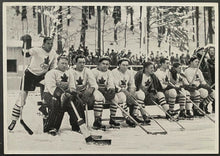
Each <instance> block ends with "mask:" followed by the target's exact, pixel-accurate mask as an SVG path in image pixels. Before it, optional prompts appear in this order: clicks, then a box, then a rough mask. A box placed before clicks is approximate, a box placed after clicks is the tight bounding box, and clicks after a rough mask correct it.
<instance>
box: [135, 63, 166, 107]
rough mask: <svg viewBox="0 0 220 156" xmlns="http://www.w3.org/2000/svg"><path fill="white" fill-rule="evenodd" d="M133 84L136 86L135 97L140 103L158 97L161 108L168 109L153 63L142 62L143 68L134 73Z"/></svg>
mask: <svg viewBox="0 0 220 156" xmlns="http://www.w3.org/2000/svg"><path fill="white" fill-rule="evenodd" d="M135 85H136V88H137V91H136V98H137V100H138V102H139V103H140V104H142V105H143V104H144V103H147V102H148V100H149V99H152V100H153V99H158V101H159V104H160V105H161V106H162V107H163V109H164V110H165V111H168V109H169V108H168V104H167V103H166V99H165V96H164V93H163V92H162V91H163V88H162V85H161V83H160V81H159V79H158V78H157V77H156V75H155V74H154V65H153V63H151V62H146V63H144V65H143V70H140V71H138V72H137V73H136V75H135Z"/></svg>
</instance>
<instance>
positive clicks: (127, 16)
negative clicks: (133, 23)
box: [124, 14, 128, 48]
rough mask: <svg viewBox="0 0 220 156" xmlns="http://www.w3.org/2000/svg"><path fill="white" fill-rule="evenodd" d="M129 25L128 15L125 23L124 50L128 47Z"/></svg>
mask: <svg viewBox="0 0 220 156" xmlns="http://www.w3.org/2000/svg"><path fill="white" fill-rule="evenodd" d="M127 24H128V14H126V23H125V44H124V48H126V46H127Z"/></svg>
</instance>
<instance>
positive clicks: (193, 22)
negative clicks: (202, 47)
mask: <svg viewBox="0 0 220 156" xmlns="http://www.w3.org/2000/svg"><path fill="white" fill-rule="evenodd" d="M193 10H194V7H192V11H193ZM194 18H195V15H194V13H192V25H193V42H195V21H194Z"/></svg>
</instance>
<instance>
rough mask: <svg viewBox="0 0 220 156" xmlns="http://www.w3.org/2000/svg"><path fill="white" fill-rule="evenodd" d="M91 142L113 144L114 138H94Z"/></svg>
mask: <svg viewBox="0 0 220 156" xmlns="http://www.w3.org/2000/svg"><path fill="white" fill-rule="evenodd" d="M91 143H92V144H95V145H111V143H112V140H111V139H93V141H92V142H91ZM88 144H90V143H88Z"/></svg>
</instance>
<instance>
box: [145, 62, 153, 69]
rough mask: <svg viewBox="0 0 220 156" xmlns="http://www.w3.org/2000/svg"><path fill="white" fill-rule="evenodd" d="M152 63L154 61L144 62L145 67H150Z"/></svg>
mask: <svg viewBox="0 0 220 156" xmlns="http://www.w3.org/2000/svg"><path fill="white" fill-rule="evenodd" d="M150 65H153V63H152V62H145V63H144V64H143V69H145V68H147V67H149V66H150Z"/></svg>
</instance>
